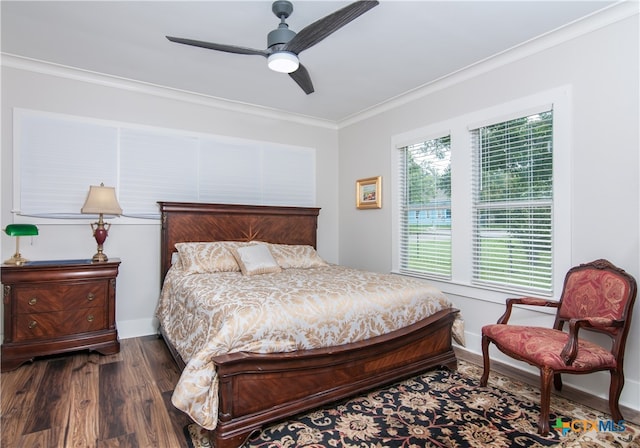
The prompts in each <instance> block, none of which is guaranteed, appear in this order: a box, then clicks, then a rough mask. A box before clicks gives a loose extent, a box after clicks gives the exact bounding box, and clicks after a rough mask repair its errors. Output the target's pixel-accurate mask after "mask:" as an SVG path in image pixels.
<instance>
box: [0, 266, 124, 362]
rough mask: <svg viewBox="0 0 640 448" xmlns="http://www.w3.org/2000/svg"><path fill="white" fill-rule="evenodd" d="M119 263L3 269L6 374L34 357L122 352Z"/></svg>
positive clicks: (3, 350) (3, 354)
mask: <svg viewBox="0 0 640 448" xmlns="http://www.w3.org/2000/svg"><path fill="white" fill-rule="evenodd" d="M119 266H120V260H119V259H117V258H116V259H111V260H109V261H107V262H104V263H92V262H91V260H55V261H32V262H29V263H27V264H25V265H23V266H9V265H2V268H1V269H2V284H3V285H4V297H3V302H4V342H3V344H2V354H1V356H2V359H1V363H2V369H1V370H2V371H3V372H4V371H7V370H13V369H15V368H17V367H19V366H20V365H21V364H23V363H24V362H26V361H31V360H33V358H34V357H36V356H42V355H51V354H54V353H62V352H68V351H72V350H83V349H89V350H95V351H97V352H99V353H102V354H103V355H110V354H113V353H117V352H119V351H120V342H119V341H118V331H117V330H116V318H115V316H116V277H117V276H118V267H119Z"/></svg>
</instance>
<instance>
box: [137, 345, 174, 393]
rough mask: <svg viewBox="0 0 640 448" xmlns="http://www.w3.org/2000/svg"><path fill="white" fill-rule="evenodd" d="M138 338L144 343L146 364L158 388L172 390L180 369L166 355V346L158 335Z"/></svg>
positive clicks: (163, 390) (164, 390)
mask: <svg viewBox="0 0 640 448" xmlns="http://www.w3.org/2000/svg"><path fill="white" fill-rule="evenodd" d="M140 339H141V343H142V344H143V345H144V350H143V353H144V355H145V357H146V360H147V364H148V365H149V368H150V369H151V374H152V375H153V378H154V380H155V382H156V384H157V385H158V388H159V389H160V391H161V392H167V391H172V390H173V389H174V388H175V386H176V383H177V382H178V378H180V371H179V370H178V366H176V364H175V362H174V361H173V359H172V358H171V357H170V356H169V357H167V346H166V345H165V343H164V341H163V340H162V338H160V337H159V336H150V337H146V338H140Z"/></svg>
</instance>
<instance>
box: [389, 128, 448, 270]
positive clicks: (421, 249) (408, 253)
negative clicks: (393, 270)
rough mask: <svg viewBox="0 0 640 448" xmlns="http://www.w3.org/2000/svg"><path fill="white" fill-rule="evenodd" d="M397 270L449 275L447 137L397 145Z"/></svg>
mask: <svg viewBox="0 0 640 448" xmlns="http://www.w3.org/2000/svg"><path fill="white" fill-rule="evenodd" d="M399 151H401V157H400V158H399V160H400V166H399V167H398V170H399V176H398V178H399V180H400V186H401V188H400V248H399V249H400V272H404V273H408V274H413V275H423V274H427V275H429V276H436V277H441V278H447V279H449V278H451V137H450V136H448V135H447V136H444V137H440V138H436V139H431V140H427V141H423V142H419V143H415V144H411V145H408V146H404V147H402V148H399Z"/></svg>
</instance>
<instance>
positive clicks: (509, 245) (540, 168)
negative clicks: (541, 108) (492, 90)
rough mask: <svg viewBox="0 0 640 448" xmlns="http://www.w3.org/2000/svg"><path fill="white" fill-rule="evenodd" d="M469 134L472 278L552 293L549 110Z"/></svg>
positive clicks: (550, 138)
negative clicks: (470, 145) (471, 194)
mask: <svg viewBox="0 0 640 448" xmlns="http://www.w3.org/2000/svg"><path fill="white" fill-rule="evenodd" d="M471 136H472V148H473V158H474V164H473V174H474V176H473V281H474V283H477V284H486V285H497V286H500V287H504V286H506V287H515V288H516V289H520V288H524V289H525V290H533V291H538V290H539V291H543V292H551V290H552V253H551V250H552V244H551V243H552V241H551V236H552V215H553V112H552V111H545V112H542V113H537V114H533V115H529V116H526V117H521V118H517V119H513V120H509V121H504V122H501V123H496V124H493V125H490V126H483V127H481V128H477V129H473V130H472V131H471Z"/></svg>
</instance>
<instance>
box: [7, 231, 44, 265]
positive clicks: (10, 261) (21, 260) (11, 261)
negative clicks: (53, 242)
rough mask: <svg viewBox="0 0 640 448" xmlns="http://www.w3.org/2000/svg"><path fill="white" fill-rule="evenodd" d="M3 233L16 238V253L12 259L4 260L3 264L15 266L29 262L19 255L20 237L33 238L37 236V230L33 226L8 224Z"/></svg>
mask: <svg viewBox="0 0 640 448" xmlns="http://www.w3.org/2000/svg"><path fill="white" fill-rule="evenodd" d="M4 231H5V233H6V234H7V235H9V236H15V237H16V253H15V254H13V257H11V258H9V259H8V260H6V261H5V262H4V264H12V265H16V266H21V265H23V264H25V263H26V262H27V261H29V260H27V259H26V258H23V257H22V255H21V254H20V237H21V236H35V235H37V234H38V228H37V227H36V226H34V225H33V224H9V225H8V226H7V227H6V228H5V229H4Z"/></svg>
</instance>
